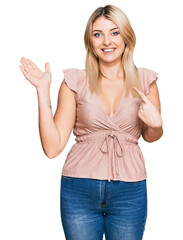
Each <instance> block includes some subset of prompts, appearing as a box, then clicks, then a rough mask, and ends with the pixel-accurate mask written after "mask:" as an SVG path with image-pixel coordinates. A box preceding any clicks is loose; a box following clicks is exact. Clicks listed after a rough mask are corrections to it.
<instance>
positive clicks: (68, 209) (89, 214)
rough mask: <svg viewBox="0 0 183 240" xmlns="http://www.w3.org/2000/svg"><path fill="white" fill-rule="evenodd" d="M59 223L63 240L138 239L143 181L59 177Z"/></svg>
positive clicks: (144, 204)
mask: <svg viewBox="0 0 183 240" xmlns="http://www.w3.org/2000/svg"><path fill="white" fill-rule="evenodd" d="M60 212H61V221H62V226H63V229H64V234H65V237H66V240H102V239H103V234H104V233H105V238H106V240H142V237H143V233H144V229H145V223H146V218H147V191H146V180H143V181H138V182H124V181H113V180H111V181H110V182H108V180H99V179H91V178H76V177H68V176H63V175H62V176H61V190H60Z"/></svg>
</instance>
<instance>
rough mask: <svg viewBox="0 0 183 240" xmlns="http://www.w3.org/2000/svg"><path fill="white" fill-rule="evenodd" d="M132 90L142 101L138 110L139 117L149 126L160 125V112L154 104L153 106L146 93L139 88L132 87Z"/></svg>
mask: <svg viewBox="0 0 183 240" xmlns="http://www.w3.org/2000/svg"><path fill="white" fill-rule="evenodd" d="M133 90H134V91H135V92H136V93H137V94H138V95H139V96H140V97H141V99H142V103H141V105H140V108H139V110H138V116H139V118H140V119H141V120H142V121H143V122H144V123H145V124H146V125H147V126H148V127H151V128H159V127H161V126H162V118H161V114H160V112H159V110H158V108H157V107H156V106H154V105H153V104H152V103H151V102H150V100H149V99H148V98H147V97H146V95H145V94H144V93H143V92H141V91H140V90H139V89H137V88H135V87H133Z"/></svg>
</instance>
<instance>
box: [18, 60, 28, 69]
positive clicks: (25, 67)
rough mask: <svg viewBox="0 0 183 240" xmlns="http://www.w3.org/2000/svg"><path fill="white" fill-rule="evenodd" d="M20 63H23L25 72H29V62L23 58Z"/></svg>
mask: <svg viewBox="0 0 183 240" xmlns="http://www.w3.org/2000/svg"><path fill="white" fill-rule="evenodd" d="M20 62H21V63H22V65H23V67H24V70H25V71H28V70H29V66H28V64H27V62H26V60H25V58H24V57H22V59H21V60H20Z"/></svg>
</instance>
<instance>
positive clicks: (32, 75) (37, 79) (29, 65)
mask: <svg viewBox="0 0 183 240" xmlns="http://www.w3.org/2000/svg"><path fill="white" fill-rule="evenodd" d="M20 62H21V63H22V65H23V66H22V65H20V66H19V67H20V69H21V71H22V73H23V74H24V76H25V78H26V79H27V80H28V81H29V82H30V83H31V84H32V85H33V86H35V87H36V89H37V90H39V89H42V88H45V87H49V86H50V84H51V81H52V77H51V72H50V66H49V63H48V62H47V63H46V64H45V72H42V71H41V70H40V69H39V68H38V67H37V66H36V64H35V63H34V62H32V61H31V60H30V59H27V58H24V57H22V58H21V60H20Z"/></svg>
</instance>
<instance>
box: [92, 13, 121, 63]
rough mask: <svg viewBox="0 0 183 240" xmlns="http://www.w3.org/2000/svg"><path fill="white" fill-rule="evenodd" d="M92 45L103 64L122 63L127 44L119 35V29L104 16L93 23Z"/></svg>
mask: <svg viewBox="0 0 183 240" xmlns="http://www.w3.org/2000/svg"><path fill="white" fill-rule="evenodd" d="M91 40H92V44H93V49H94V52H95V54H96V55H97V56H98V58H99V61H101V62H103V63H112V62H113V63H114V62H119V61H120V62H121V55H122V53H123V51H124V48H125V42H124V41H123V39H122V37H121V36H120V34H119V29H118V27H117V26H116V25H115V24H114V23H113V22H112V21H110V20H108V19H107V18H105V17H104V16H100V17H99V18H97V20H96V21H95V22H94V23H93V29H92V38H91Z"/></svg>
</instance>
